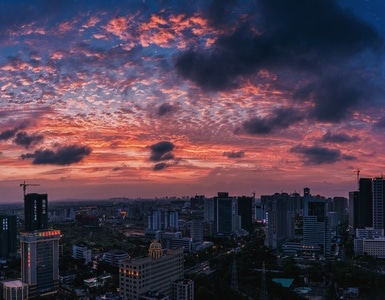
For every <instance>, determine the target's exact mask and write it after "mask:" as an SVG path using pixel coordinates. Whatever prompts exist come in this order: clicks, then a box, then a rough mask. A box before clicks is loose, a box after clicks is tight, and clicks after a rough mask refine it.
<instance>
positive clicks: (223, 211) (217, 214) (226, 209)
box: [214, 192, 233, 236]
mask: <svg viewBox="0 0 385 300" xmlns="http://www.w3.org/2000/svg"><path fill="white" fill-rule="evenodd" d="M232 221H233V198H232V197H229V194H228V193H223V192H219V193H218V197H214V230H215V232H216V235H217V236H230V235H231V233H232V232H233V224H232V223H233V222H232Z"/></svg>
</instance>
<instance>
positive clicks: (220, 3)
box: [206, 0, 237, 26]
mask: <svg viewBox="0 0 385 300" xmlns="http://www.w3.org/2000/svg"><path fill="white" fill-rule="evenodd" d="M236 2H237V1H236V0H213V1H211V3H210V5H209V7H208V9H207V13H206V14H207V18H208V19H209V20H210V23H211V24H212V25H213V26H218V25H221V24H223V23H225V22H226V15H228V14H229V13H230V12H231V9H232V4H234V3H236Z"/></svg>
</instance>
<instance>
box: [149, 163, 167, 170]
mask: <svg viewBox="0 0 385 300" xmlns="http://www.w3.org/2000/svg"><path fill="white" fill-rule="evenodd" d="M168 167H169V165H168V164H167V163H165V162H160V163H157V164H155V165H154V166H153V168H152V169H153V170H154V171H160V170H164V169H166V168H168Z"/></svg>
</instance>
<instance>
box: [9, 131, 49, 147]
mask: <svg viewBox="0 0 385 300" xmlns="http://www.w3.org/2000/svg"><path fill="white" fill-rule="evenodd" d="M43 139H44V136H43V135H41V134H31V135H28V133H26V132H25V131H21V132H18V133H17V134H16V138H15V139H14V143H15V144H17V145H19V146H23V147H25V148H26V149H28V148H29V147H30V146H33V145H37V144H39V143H40V142H41V141H43Z"/></svg>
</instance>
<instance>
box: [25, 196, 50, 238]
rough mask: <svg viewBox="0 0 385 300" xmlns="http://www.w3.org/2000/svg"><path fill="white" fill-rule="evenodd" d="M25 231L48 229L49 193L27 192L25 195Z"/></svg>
mask: <svg viewBox="0 0 385 300" xmlns="http://www.w3.org/2000/svg"><path fill="white" fill-rule="evenodd" d="M24 218H25V220H24V222H25V223H24V231H34V230H45V229H48V197H47V194H35V193H33V194H26V195H25V196H24Z"/></svg>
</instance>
